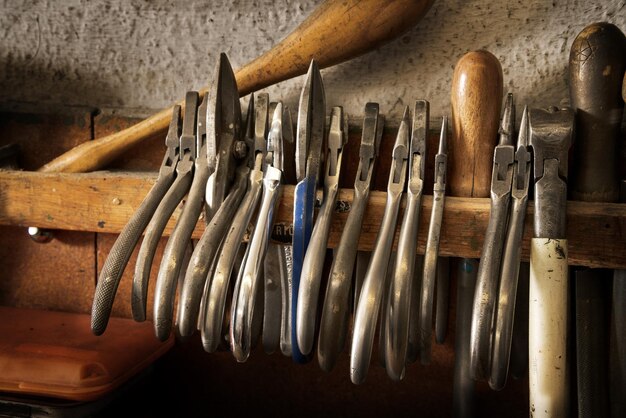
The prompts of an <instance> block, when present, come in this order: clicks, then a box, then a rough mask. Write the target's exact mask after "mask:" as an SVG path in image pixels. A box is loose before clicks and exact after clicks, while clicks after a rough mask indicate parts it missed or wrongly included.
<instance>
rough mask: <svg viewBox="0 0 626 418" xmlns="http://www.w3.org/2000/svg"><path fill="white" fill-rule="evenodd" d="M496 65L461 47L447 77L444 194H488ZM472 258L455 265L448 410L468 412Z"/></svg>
mask: <svg viewBox="0 0 626 418" xmlns="http://www.w3.org/2000/svg"><path fill="white" fill-rule="evenodd" d="M502 78H503V77H502V67H501V65H500V62H499V61H498V59H497V58H496V57H495V56H494V55H493V54H491V53H490V52H488V51H484V50H478V51H471V52H468V53H466V54H465V55H464V56H463V57H461V59H459V61H458V62H457V64H456V67H455V69H454V75H453V78H452V96H451V104H452V122H453V135H452V139H451V141H450V152H449V157H448V158H449V160H448V161H449V163H448V164H449V175H448V184H449V187H450V195H451V196H457V197H489V192H490V190H491V169H492V155H493V150H494V148H495V145H496V142H497V139H498V126H499V123H500V108H501V106H502V97H503V86H502ZM477 270H478V260H475V259H461V260H459V268H458V271H457V289H458V290H457V306H456V327H455V328H456V331H455V333H456V336H455V347H454V353H455V358H454V387H453V406H452V408H453V416H455V417H471V416H473V414H474V411H473V409H474V407H473V403H474V381H473V380H472V378H471V377H470V356H469V350H470V344H469V342H470V340H469V338H470V328H471V319H472V305H473V299H474V287H475V283H476V273H477Z"/></svg>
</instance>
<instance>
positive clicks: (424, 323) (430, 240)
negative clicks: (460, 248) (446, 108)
mask: <svg viewBox="0 0 626 418" xmlns="http://www.w3.org/2000/svg"><path fill="white" fill-rule="evenodd" d="M447 137H448V118H447V117H446V116H444V117H443V121H442V122H441V135H440V137H439V150H438V151H437V155H436V156H435V184H434V186H433V207H432V210H431V212H430V223H429V224H428V236H427V238H426V250H425V252H424V271H423V273H422V290H421V295H420V310H419V321H420V325H419V330H420V347H419V352H420V361H421V363H422V364H429V363H430V354H431V341H432V323H433V302H434V296H435V280H436V276H437V264H438V263H437V254H438V252H439V238H440V236H441V223H442V219H443V207H444V203H445V195H446V177H447V172H448V143H447Z"/></svg>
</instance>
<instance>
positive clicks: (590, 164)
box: [569, 22, 626, 417]
mask: <svg viewBox="0 0 626 418" xmlns="http://www.w3.org/2000/svg"><path fill="white" fill-rule="evenodd" d="M625 69H626V37H625V36H624V33H622V31H621V30H620V29H619V28H618V27H617V26H615V25H613V24H610V23H607V22H598V23H593V24H591V25H588V26H587V27H585V28H584V29H583V30H582V31H581V32H580V33H579V34H578V35H577V37H576V38H575V39H574V42H573V43H572V46H571V48H570V57H569V87H570V102H571V106H572V108H573V109H574V111H575V112H576V139H575V142H574V143H573V147H572V154H573V169H572V170H571V173H570V179H571V181H570V182H569V186H570V198H571V199H572V200H582V201H586V202H617V200H618V197H619V184H618V175H617V174H618V156H619V152H618V150H619V147H618V144H619V141H620V139H621V132H620V125H621V122H622V115H623V113H624V102H623V100H622V97H621V95H620V87H621V85H622V78H623V75H624V70H625ZM611 276H612V272H611V271H610V270H608V269H590V268H582V267H576V268H574V281H575V289H576V290H575V312H576V368H577V370H576V379H577V388H578V416H579V417H599V416H608V415H609V397H608V395H609V389H608V387H607V383H608V367H609V364H608V361H607V356H606V347H607V346H608V345H609V340H608V335H607V333H606V329H605V326H604V324H606V323H607V320H608V317H607V315H606V310H605V306H607V305H609V304H610V301H609V298H610V294H609V289H608V287H607V283H609V282H610V280H611V279H610V277H611ZM615 303H618V304H624V303H625V302H624V301H623V300H615Z"/></svg>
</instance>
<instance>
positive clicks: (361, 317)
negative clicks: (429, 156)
mask: <svg viewBox="0 0 626 418" xmlns="http://www.w3.org/2000/svg"><path fill="white" fill-rule="evenodd" d="M409 123H410V120H409V108H408V107H406V108H405V110H404V115H403V117H402V121H401V122H400V127H399V128H398V134H397V136H396V142H395V144H394V147H393V151H392V158H393V160H392V162H391V169H390V172H389V180H388V182H387V201H386V204H385V212H384V214H383V219H382V221H381V226H380V229H379V230H378V235H377V236H376V242H375V243H374V250H373V252H372V256H371V259H370V263H369V265H368V267H367V272H366V273H365V279H364V281H363V288H362V289H361V293H360V295H359V301H358V304H357V306H356V312H355V315H354V330H353V335H352V346H351V350H350V379H351V380H352V383H354V384H361V383H363V382H364V381H365V378H366V376H367V371H368V369H369V364H370V360H371V356H372V345H373V342H374V334H375V331H376V323H377V322H378V316H379V315H378V314H379V311H380V305H381V301H382V298H383V290H384V285H385V282H386V281H385V278H386V277H387V267H388V265H389V260H390V255H391V251H392V245H393V240H394V237H395V230H396V222H397V219H398V212H399V210H400V202H401V197H402V191H403V190H404V186H405V183H406V173H407V169H408V146H409V136H410V134H409Z"/></svg>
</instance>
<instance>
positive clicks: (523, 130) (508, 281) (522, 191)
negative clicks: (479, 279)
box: [489, 108, 531, 390]
mask: <svg viewBox="0 0 626 418" xmlns="http://www.w3.org/2000/svg"><path fill="white" fill-rule="evenodd" d="M530 164H531V153H530V148H529V145H528V109H527V108H524V113H523V115H522V121H521V125H520V129H519V135H518V138H517V151H516V152H515V162H514V164H513V184H512V187H511V199H512V203H513V204H512V205H511V212H510V214H509V222H508V226H507V233H506V239H505V241H504V253H503V255H502V266H501V269H500V288H499V291H498V305H497V308H496V318H495V326H494V334H493V350H492V351H493V352H492V357H491V371H490V374H489V386H490V387H491V388H492V389H495V390H500V389H502V388H503V387H504V384H505V383H506V379H507V374H508V370H509V359H510V355H511V344H512V338H513V319H514V316H515V301H516V297H517V284H518V277H519V272H520V260H521V258H522V236H523V234H524V219H525V218H526V206H527V204H528V185H529V183H530V171H531V170H530Z"/></svg>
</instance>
